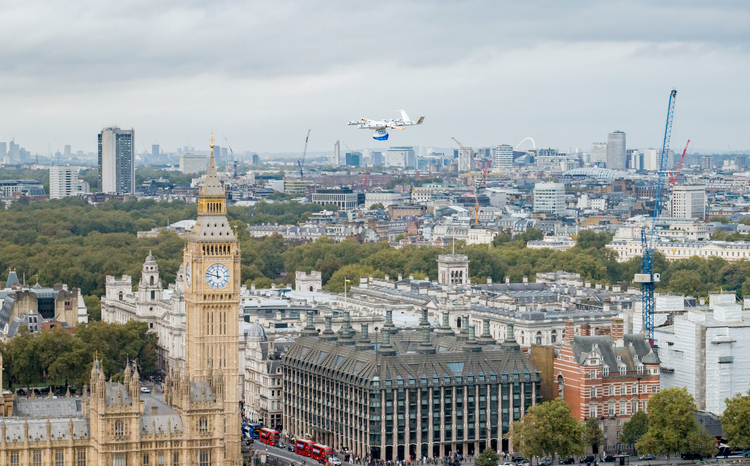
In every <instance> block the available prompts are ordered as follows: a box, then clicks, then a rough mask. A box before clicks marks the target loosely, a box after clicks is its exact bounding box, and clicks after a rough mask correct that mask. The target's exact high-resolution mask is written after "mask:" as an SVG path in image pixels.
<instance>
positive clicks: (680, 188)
mask: <svg viewBox="0 0 750 466" xmlns="http://www.w3.org/2000/svg"><path fill="white" fill-rule="evenodd" d="M670 210H671V214H672V217H679V218H691V219H694V220H704V219H705V218H706V187H705V186H703V185H700V186H685V185H677V186H675V187H674V188H673V190H672V198H671V202H670Z"/></svg>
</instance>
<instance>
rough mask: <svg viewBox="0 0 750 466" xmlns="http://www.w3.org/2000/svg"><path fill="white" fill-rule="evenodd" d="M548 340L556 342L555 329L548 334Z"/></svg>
mask: <svg viewBox="0 0 750 466" xmlns="http://www.w3.org/2000/svg"><path fill="white" fill-rule="evenodd" d="M550 341H551V343H557V330H552V334H551V335H550Z"/></svg>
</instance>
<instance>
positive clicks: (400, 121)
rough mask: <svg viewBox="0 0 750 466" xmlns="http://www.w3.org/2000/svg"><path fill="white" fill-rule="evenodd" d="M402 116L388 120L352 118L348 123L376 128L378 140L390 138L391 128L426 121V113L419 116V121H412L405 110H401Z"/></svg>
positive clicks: (362, 127)
mask: <svg viewBox="0 0 750 466" xmlns="http://www.w3.org/2000/svg"><path fill="white" fill-rule="evenodd" d="M399 112H400V113H401V118H396V119H387V120H370V119H368V118H360V119H359V120H352V121H350V122H349V123H348V125H349V126H356V127H358V128H359V129H369V130H374V131H375V134H373V136H372V137H373V139H376V140H378V141H387V140H388V130H389V129H405V127H406V126H413V125H421V124H422V122H423V121H424V115H422V116H420V117H419V120H417V121H411V120H410V119H409V116H408V115H407V114H406V112H405V111H403V110H399Z"/></svg>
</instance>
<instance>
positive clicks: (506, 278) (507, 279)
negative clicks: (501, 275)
mask: <svg viewBox="0 0 750 466" xmlns="http://www.w3.org/2000/svg"><path fill="white" fill-rule="evenodd" d="M505 284H506V285H510V277H509V276H507V275H506V276H505Z"/></svg>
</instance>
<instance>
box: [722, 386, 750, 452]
mask: <svg viewBox="0 0 750 466" xmlns="http://www.w3.org/2000/svg"><path fill="white" fill-rule="evenodd" d="M721 427H722V429H724V430H725V431H726V433H727V439H726V440H727V444H729V445H730V446H731V447H732V448H738V449H740V450H748V449H750V390H748V391H747V394H746V395H742V394H741V393H737V394H736V395H734V396H733V397H732V398H727V399H726V408H725V409H724V414H723V415H722V416H721Z"/></svg>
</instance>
